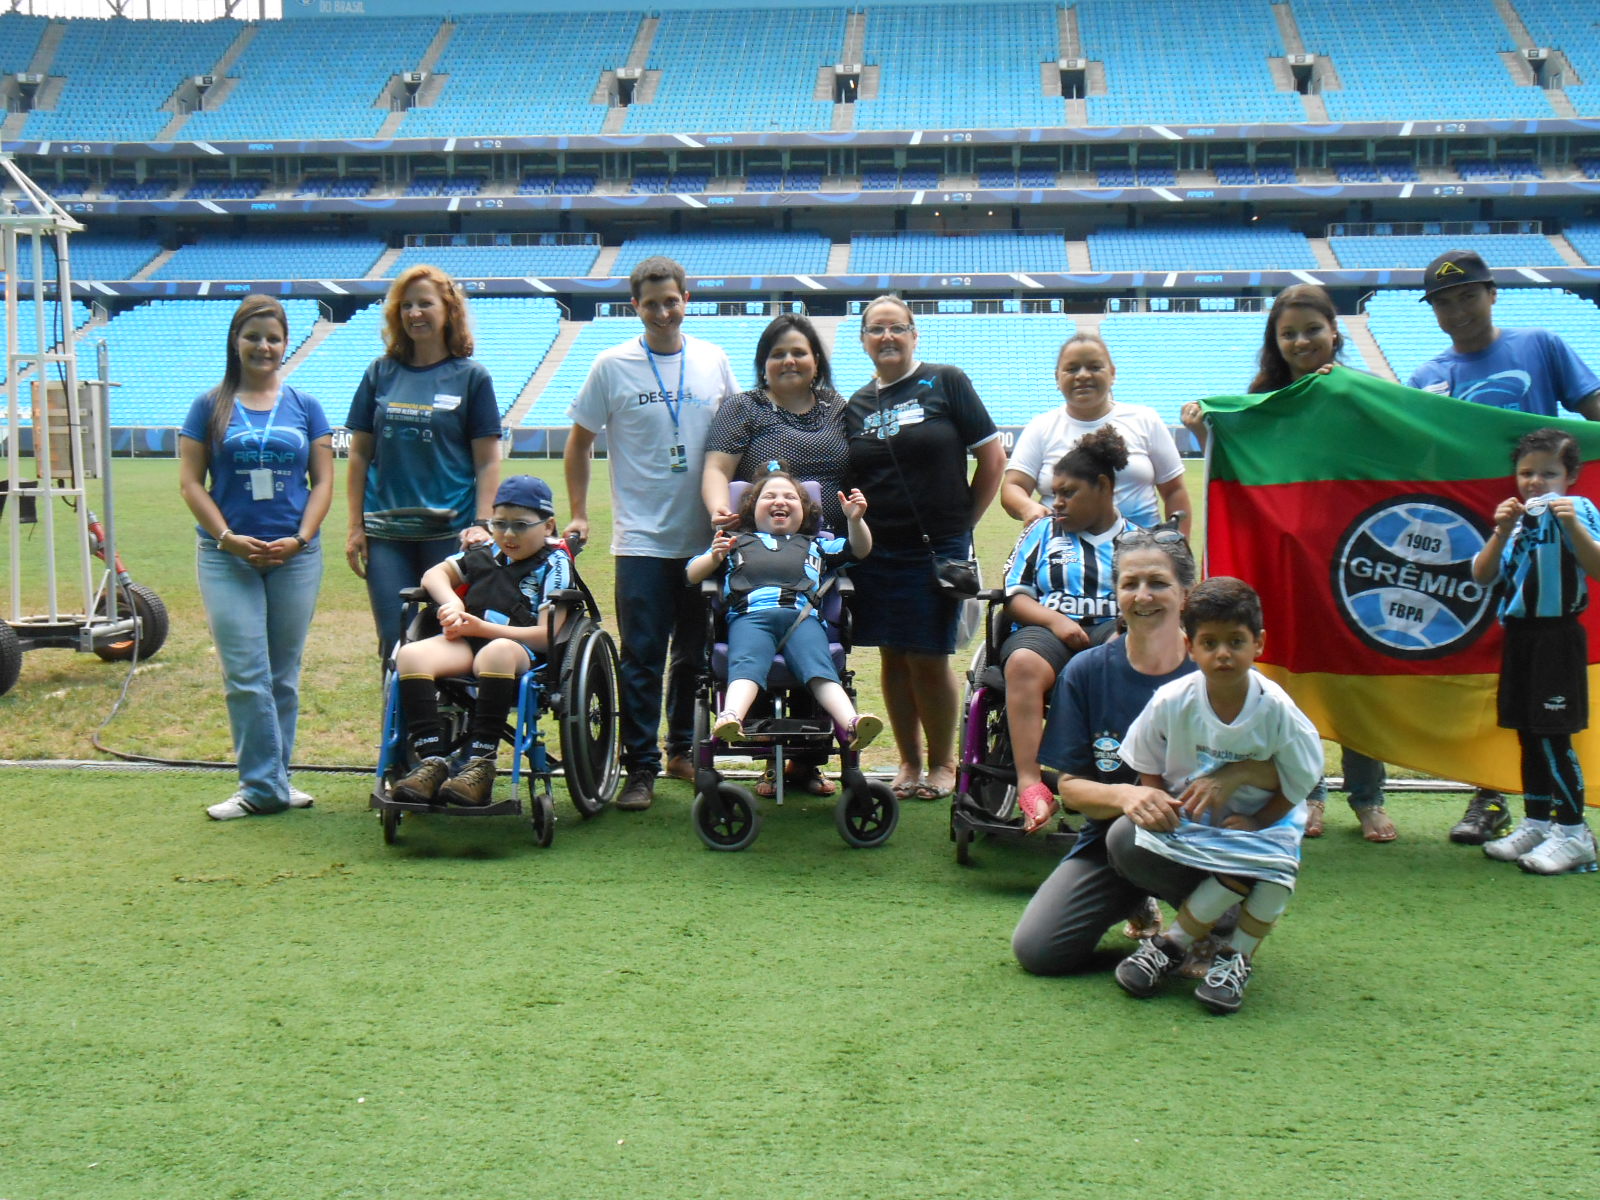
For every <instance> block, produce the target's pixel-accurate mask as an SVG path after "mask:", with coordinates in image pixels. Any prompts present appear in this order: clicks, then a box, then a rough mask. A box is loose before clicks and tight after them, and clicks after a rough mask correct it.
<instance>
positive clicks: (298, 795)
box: [289, 783, 317, 808]
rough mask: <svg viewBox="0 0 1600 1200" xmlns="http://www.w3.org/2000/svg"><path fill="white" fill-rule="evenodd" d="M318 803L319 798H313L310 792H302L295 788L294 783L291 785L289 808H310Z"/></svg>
mask: <svg viewBox="0 0 1600 1200" xmlns="http://www.w3.org/2000/svg"><path fill="white" fill-rule="evenodd" d="M316 802H317V798H316V797H315V796H313V795H312V794H311V793H310V792H302V791H301V790H300V789H299V788H297V787H295V786H294V784H292V783H291V784H290V785H289V807H290V808H310V807H311V806H312V805H313V804H315V803H316Z"/></svg>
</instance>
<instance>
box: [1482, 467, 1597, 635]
mask: <svg viewBox="0 0 1600 1200" xmlns="http://www.w3.org/2000/svg"><path fill="white" fill-rule="evenodd" d="M1549 499H1551V497H1548V496H1540V497H1536V498H1535V499H1534V500H1531V501H1529V506H1530V511H1529V513H1528V514H1527V515H1526V516H1525V517H1523V518H1522V520H1521V521H1519V522H1518V523H1517V527H1516V529H1515V530H1514V531H1513V532H1512V534H1511V540H1510V541H1509V542H1508V543H1506V548H1505V550H1504V551H1503V552H1502V553H1501V556H1500V580H1499V582H1500V587H1501V590H1502V596H1501V601H1500V617H1501V619H1502V620H1504V619H1505V618H1507V617H1510V618H1512V619H1520V618H1527V617H1566V616H1573V615H1575V614H1577V613H1581V612H1582V611H1583V610H1584V609H1585V608H1587V607H1588V606H1589V580H1588V577H1587V576H1586V575H1585V574H1584V571H1583V568H1582V567H1581V566H1579V565H1578V559H1577V556H1576V555H1574V554H1573V552H1572V546H1571V544H1570V543H1569V542H1568V541H1567V537H1566V534H1565V533H1564V532H1563V531H1562V528H1561V524H1560V522H1558V521H1557V520H1556V517H1555V514H1554V513H1552V512H1551V511H1550V510H1549V508H1548V507H1546V506H1544V505H1541V504H1540V503H1539V501H1540V500H1546V501H1548V500H1549ZM1572 504H1573V509H1574V511H1575V512H1576V513H1577V517H1578V520H1579V522H1580V523H1581V524H1582V525H1583V527H1584V528H1585V529H1587V530H1588V531H1589V535H1590V536H1591V537H1593V538H1595V539H1596V540H1597V541H1600V511H1597V510H1596V509H1595V506H1594V504H1593V502H1591V501H1590V500H1588V499H1586V498H1585V497H1583V496H1574V497H1572Z"/></svg>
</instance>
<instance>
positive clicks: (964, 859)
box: [950, 828, 972, 867]
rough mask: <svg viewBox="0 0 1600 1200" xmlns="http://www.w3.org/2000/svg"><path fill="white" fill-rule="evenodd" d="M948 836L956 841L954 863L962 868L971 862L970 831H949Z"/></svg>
mask: <svg viewBox="0 0 1600 1200" xmlns="http://www.w3.org/2000/svg"><path fill="white" fill-rule="evenodd" d="M950 836H951V837H953V838H955V840H956V861H957V862H958V863H960V864H961V865H962V866H963V867H964V866H967V865H968V864H969V863H971V862H972V830H970V829H954V828H952V829H951V830H950Z"/></svg>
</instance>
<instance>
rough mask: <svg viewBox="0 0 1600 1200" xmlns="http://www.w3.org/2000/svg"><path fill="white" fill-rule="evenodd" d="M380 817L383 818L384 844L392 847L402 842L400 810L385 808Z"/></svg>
mask: <svg viewBox="0 0 1600 1200" xmlns="http://www.w3.org/2000/svg"><path fill="white" fill-rule="evenodd" d="M378 815H379V816H380V817H382V818H383V844H384V845H385V846H392V845H394V844H395V843H396V842H397V841H399V840H400V810H399V809H398V808H385V809H384V810H383V811H382V812H380V813H379V814H378Z"/></svg>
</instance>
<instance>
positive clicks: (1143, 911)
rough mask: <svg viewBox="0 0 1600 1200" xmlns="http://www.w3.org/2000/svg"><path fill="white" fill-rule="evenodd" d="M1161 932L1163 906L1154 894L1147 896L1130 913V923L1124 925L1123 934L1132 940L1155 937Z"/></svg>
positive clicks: (1137, 940)
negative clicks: (1157, 901)
mask: <svg viewBox="0 0 1600 1200" xmlns="http://www.w3.org/2000/svg"><path fill="white" fill-rule="evenodd" d="M1160 932H1161V906H1160V905H1159V904H1157V903H1156V898H1155V897H1154V896H1146V897H1145V898H1144V899H1143V900H1141V901H1139V904H1138V906H1137V907H1136V908H1134V910H1133V911H1132V912H1131V913H1129V914H1128V923H1127V924H1126V925H1124V926H1123V927H1122V936H1123V937H1125V938H1127V939H1128V940H1129V941H1130V942H1140V941H1143V940H1144V939H1145V938H1153V937H1155V936H1156V934H1158V933H1160Z"/></svg>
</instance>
